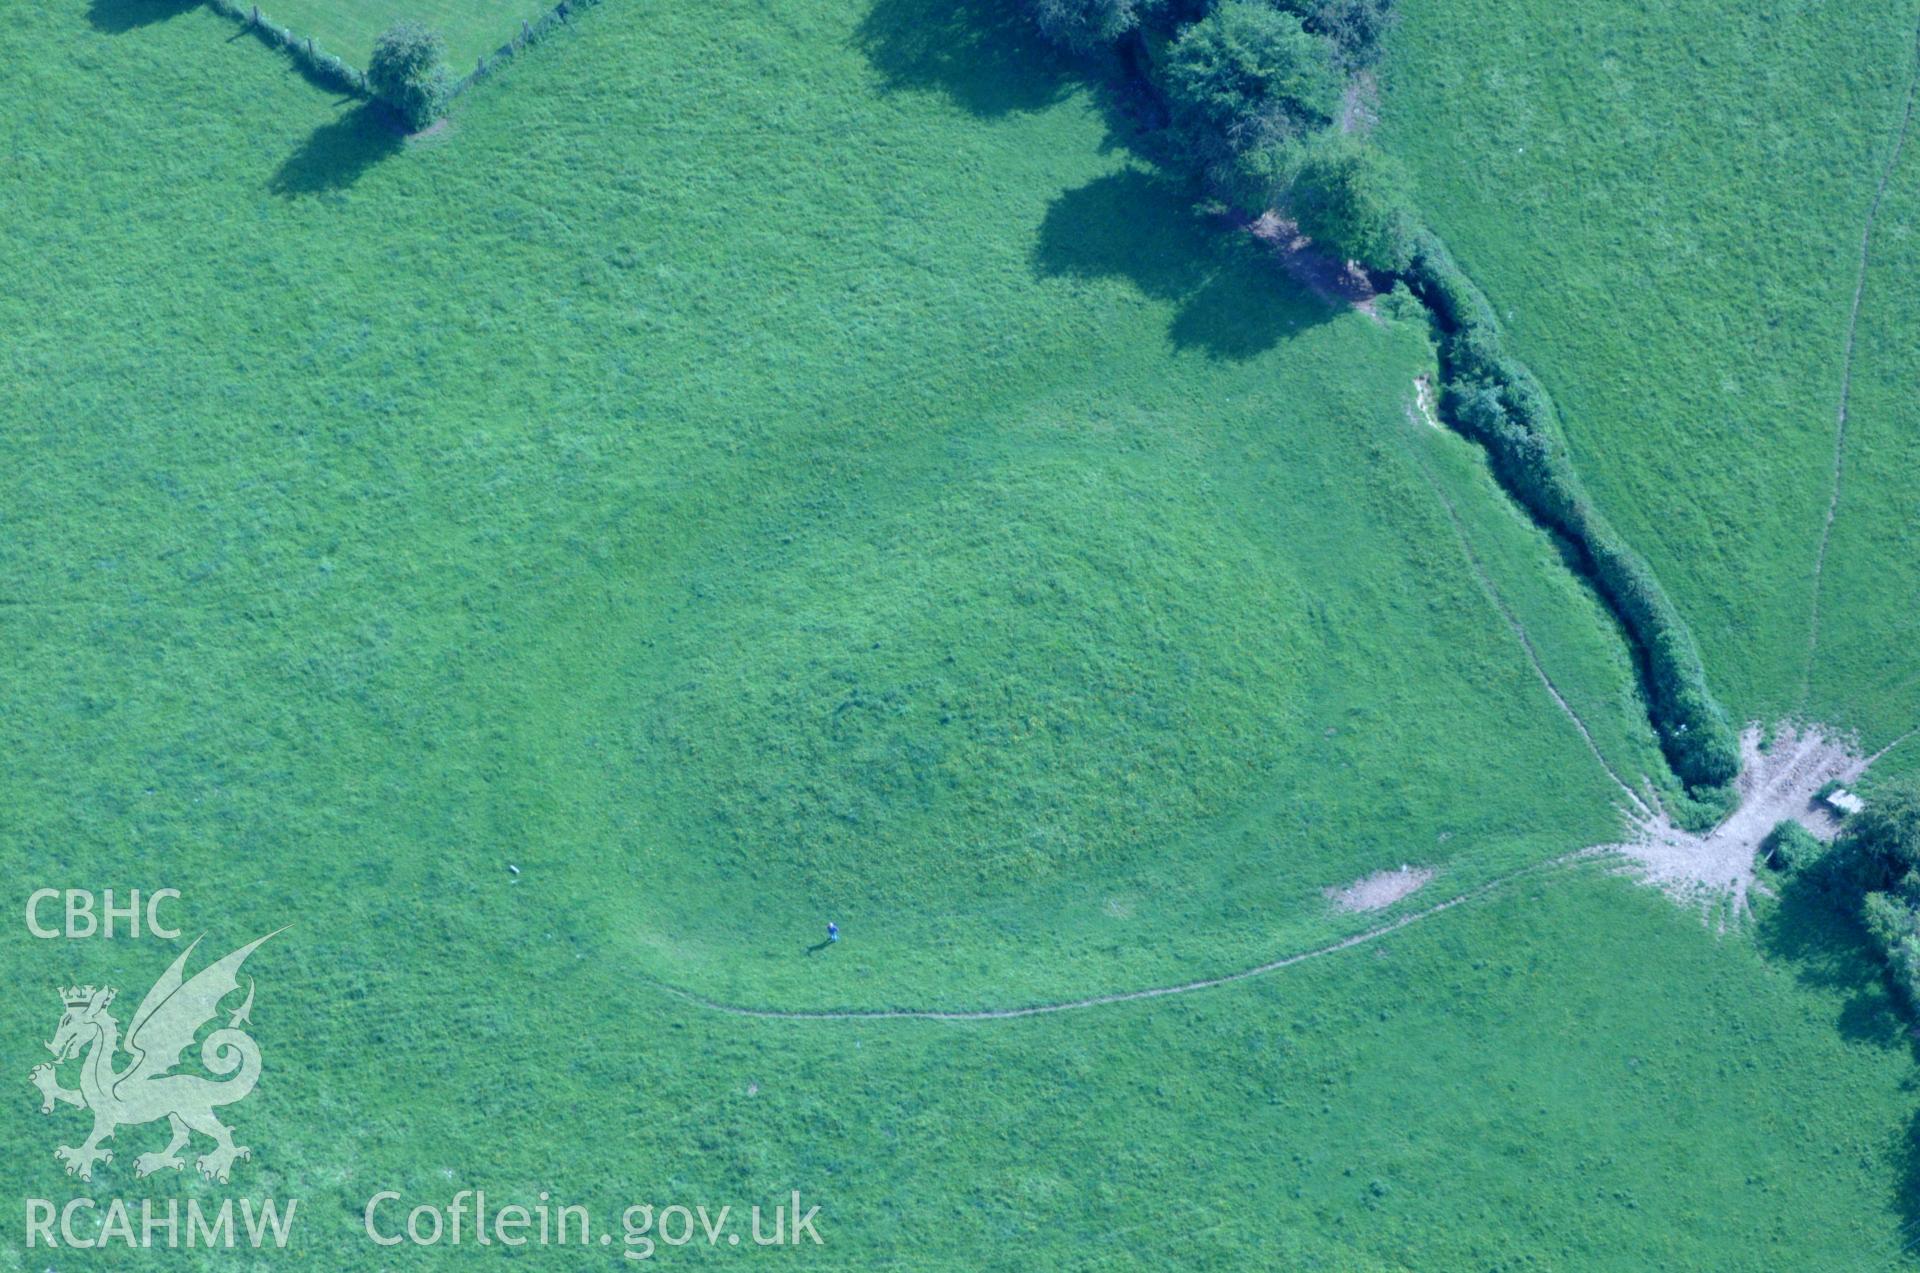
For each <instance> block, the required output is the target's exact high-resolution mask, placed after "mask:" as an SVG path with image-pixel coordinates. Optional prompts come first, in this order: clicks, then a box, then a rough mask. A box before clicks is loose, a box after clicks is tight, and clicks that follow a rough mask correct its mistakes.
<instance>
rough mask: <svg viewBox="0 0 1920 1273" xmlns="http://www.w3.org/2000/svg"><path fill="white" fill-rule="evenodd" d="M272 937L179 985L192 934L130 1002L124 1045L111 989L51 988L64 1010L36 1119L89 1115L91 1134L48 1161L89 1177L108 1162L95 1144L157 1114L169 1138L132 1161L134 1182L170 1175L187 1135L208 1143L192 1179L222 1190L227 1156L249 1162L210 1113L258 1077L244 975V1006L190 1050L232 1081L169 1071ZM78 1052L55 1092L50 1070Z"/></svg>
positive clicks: (39, 1079)
mask: <svg viewBox="0 0 1920 1273" xmlns="http://www.w3.org/2000/svg"><path fill="white" fill-rule="evenodd" d="M279 931H280V932H285V931H286V930H285V929H281V930H279ZM276 935H277V934H276V933H268V934H267V936H266V937H262V938H259V939H258V940H256V941H253V942H249V943H248V944H247V945H245V946H242V947H241V948H240V949H238V950H236V951H234V952H233V953H232V954H230V955H228V956H227V957H226V958H225V959H222V960H220V961H218V962H217V963H212V964H208V965H207V966H206V967H205V968H202V969H201V970H200V971H199V972H197V973H195V974H194V975H193V977H192V979H191V980H188V979H186V978H184V977H183V976H182V973H183V971H184V970H185V968H186V965H187V956H189V955H191V954H192V953H193V951H194V947H195V946H198V945H199V944H200V940H201V939H200V938H197V937H196V938H195V939H194V940H193V944H192V945H190V946H188V947H187V948H186V949H185V950H183V951H181V952H180V957H179V958H178V959H176V960H174V961H173V966H172V967H170V968H168V969H167V970H166V971H165V972H164V973H162V974H160V980H158V981H156V982H154V983H153V989H151V990H149V991H147V997H146V998H144V999H142V1000H141V1001H140V1008H139V1010H138V1011H136V1012H135V1013H134V1014H133V1021H132V1023H131V1024H129V1025H128V1026H127V1037H126V1042H125V1043H122V1042H121V1041H120V1023H119V1022H117V1021H115V1020H114V1018H113V1014H112V1013H110V1012H108V1011H107V1009H108V1008H109V1007H111V1006H112V1004H113V998H114V994H115V993H116V992H115V991H114V989H113V988H112V987H110V986H107V987H102V988H100V989H95V988H94V987H92V986H76V987H74V988H72V989H69V990H63V991H61V993H60V997H61V999H62V1000H63V1001H64V1002H65V1004H66V1009H67V1010H66V1013H65V1015H63V1016H62V1017H61V1018H60V1028H59V1029H57V1030H55V1031H54V1034H53V1040H52V1042H50V1043H48V1044H47V1050H48V1051H49V1052H52V1053H53V1063H52V1064H51V1065H48V1064H41V1065H36V1066H35V1067H34V1068H33V1074H32V1079H33V1085H34V1086H35V1087H37V1088H39V1089H40V1095H41V1103H40V1112H41V1113H42V1114H50V1113H52V1112H53V1107H54V1105H55V1104H56V1103H58V1104H63V1105H77V1106H79V1107H80V1108H82V1109H90V1110H92V1111H93V1134H92V1135H90V1136H88V1137H87V1139H86V1141H85V1142H84V1143H82V1144H81V1145H79V1146H78V1147H72V1146H66V1145H62V1146H61V1147H60V1148H58V1149H56V1150H54V1151H53V1156H54V1157H55V1158H57V1159H59V1160H60V1161H61V1162H63V1163H65V1164H66V1165H67V1174H68V1175H69V1176H78V1177H79V1178H80V1179H82V1180H91V1179H93V1168H94V1164H95V1163H100V1162H112V1161H113V1151H112V1150H111V1149H102V1148H101V1147H100V1142H101V1141H103V1140H106V1139H108V1138H109V1137H111V1136H112V1135H113V1134H114V1131H115V1129H116V1128H120V1127H127V1126H133V1125H136V1124H139V1123H151V1122H154V1121H156V1120H158V1119H162V1118H164V1119H166V1120H167V1123H168V1125H169V1126H170V1127H171V1128H172V1129H173V1139H172V1140H171V1141H169V1142H168V1143H167V1147H166V1148H165V1149H163V1150H161V1151H160V1152H159V1153H146V1154H141V1155H140V1156H139V1157H138V1158H136V1159H134V1163H133V1174H134V1175H136V1176H149V1175H152V1174H153V1173H154V1172H156V1171H159V1170H160V1169H161V1168H163V1167H164V1168H171V1169H172V1170H174V1171H179V1170H180V1169H181V1168H182V1167H184V1166H185V1165H186V1164H185V1163H184V1162H182V1161H181V1158H180V1151H181V1150H182V1149H184V1148H186V1146H187V1142H188V1141H189V1140H190V1139H192V1135H191V1134H192V1133H193V1132H199V1133H200V1134H201V1135H202V1136H206V1137H208V1138H210V1139H211V1140H212V1141H213V1148H212V1149H210V1150H208V1151H207V1152H206V1153H204V1154H201V1155H200V1156H199V1158H197V1159H196V1160H195V1165H196V1166H198V1167H199V1169H200V1174H201V1175H203V1176H205V1177H207V1178H208V1179H209V1180H218V1181H220V1182H221V1183H223V1184H224V1183H225V1182H226V1179H227V1174H228V1172H229V1171H230V1170H231V1169H232V1167H233V1163H234V1160H235V1159H237V1158H251V1157H252V1156H253V1151H252V1150H250V1149H248V1148H247V1147H246V1146H245V1145H236V1144H234V1143H233V1132H232V1131H231V1130H229V1129H228V1128H227V1127H226V1125H225V1124H223V1123H222V1122H221V1121H220V1120H219V1119H218V1118H215V1117H214V1113H213V1111H214V1110H215V1109H217V1108H219V1107H220V1106H222V1105H231V1104H233V1103H234V1102H235V1101H238V1100H240V1099H242V1098H243V1097H245V1096H246V1095H247V1093H249V1092H251V1091H253V1085H254V1084H255V1083H256V1082H258V1081H259V1078H260V1045H259V1044H257V1043H255V1042H254V1041H253V1036H252V1035H250V1034H248V1033H247V1032H246V1031H244V1030H242V1029H241V1028H240V1027H241V1026H242V1025H246V1024H250V1022H249V1020H248V1013H249V1012H251V1011H252V1009H253V979H252V978H251V977H249V978H248V979H247V998H246V1001H245V1002H244V1003H242V1004H241V1005H240V1006H239V1007H238V1008H235V1009H234V1010H233V1011H232V1013H231V1014H230V1015H229V1016H228V1017H227V1024H226V1025H225V1027H223V1028H221V1029H217V1030H215V1031H213V1033H211V1034H209V1035H208V1036H207V1037H206V1041H205V1042H203V1043H202V1044H201V1045H200V1062H201V1064H202V1065H204V1066H205V1067H206V1068H207V1070H208V1071H209V1072H210V1073H212V1074H217V1075H229V1074H231V1075H233V1077H232V1078H227V1079H224V1080H223V1081H219V1082H216V1081H215V1080H213V1079H208V1078H202V1077H201V1076H200V1075H198V1074H174V1073H171V1071H172V1070H173V1068H174V1067H175V1066H176V1065H178V1064H180V1054H181V1053H182V1052H184V1051H185V1050H186V1049H187V1048H188V1047H190V1046H192V1044H193V1041H194V1036H195V1035H197V1034H199V1033H200V1029H201V1027H202V1026H204V1025H206V1024H207V1023H208V1022H210V1021H212V1020H213V1019H214V1017H215V1016H216V1015H217V1014H218V1013H219V1010H220V1001H221V1000H222V999H224V998H226V997H227V996H228V995H229V994H232V993H233V992H235V991H237V990H239V988H240V980H239V973H240V965H241V964H243V963H245V962H246V961H247V956H248V955H251V954H252V953H253V952H254V951H255V950H257V949H259V947H260V944H261V943H262V942H264V941H266V940H267V938H268V937H273V936H276ZM120 1048H124V1049H125V1050H126V1052H127V1053H128V1055H130V1056H131V1057H132V1058H133V1059H132V1060H131V1061H130V1062H128V1064H127V1066H126V1068H124V1069H121V1070H115V1069H114V1068H113V1057H114V1053H115V1051H116V1050H117V1049H120ZM82 1052H85V1053H86V1059H85V1060H84V1061H82V1062H81V1066H80V1086H79V1088H78V1089H77V1090H76V1089H73V1088H67V1087H62V1086H61V1085H60V1080H59V1078H58V1077H57V1076H56V1074H55V1073H54V1067H55V1066H58V1065H63V1064H65V1063H66V1062H67V1061H70V1060H72V1059H73V1058H74V1057H76V1056H79V1055H80V1054H81V1053H82ZM235 1070H238V1071H239V1073H238V1074H235V1073H234V1071H235Z"/></svg>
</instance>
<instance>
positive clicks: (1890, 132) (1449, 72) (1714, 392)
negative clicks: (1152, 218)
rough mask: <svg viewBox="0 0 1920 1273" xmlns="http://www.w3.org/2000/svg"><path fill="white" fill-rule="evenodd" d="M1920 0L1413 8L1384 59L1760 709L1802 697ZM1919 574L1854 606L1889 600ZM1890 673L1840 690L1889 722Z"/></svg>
mask: <svg viewBox="0 0 1920 1273" xmlns="http://www.w3.org/2000/svg"><path fill="white" fill-rule="evenodd" d="M1916 16H1917V15H1916V12H1915V10H1914V8H1913V6H1911V5H1896V6H1892V7H1891V8H1889V7H1887V6H1876V5H1867V4H1853V5H1840V6H1837V7H1836V6H1833V5H1826V6H1820V7H1818V8H1813V7H1799V6H1784V5H1776V4H1771V3H1755V4H1750V5H1742V6H1736V7H1735V8H1733V9H1727V8H1725V7H1721V8H1717V9H1715V10H1714V11H1713V12H1711V13H1709V12H1707V11H1705V10H1686V9H1675V8H1660V9H1646V8H1644V7H1627V6H1620V5H1616V4H1612V3H1608V2H1606V0H1582V2H1577V3H1573V4H1568V5H1552V6H1543V5H1538V4H1534V3H1531V2H1529V0H1483V2H1480V3H1474V4H1470V5H1420V6H1409V7H1408V9H1407V12H1406V15H1405V23H1404V26H1403V28H1402V30H1401V31H1400V33H1399V34H1398V36H1396V40H1395V46H1394V52H1393V55H1392V56H1393V64H1392V65H1391V66H1390V67H1389V68H1388V71H1387V73H1386V74H1385V76H1384V77H1383V82H1384V83H1385V84H1386V85H1387V86H1388V93H1387V97H1386V101H1385V104H1384V108H1383V132H1382V136H1383V139H1384V141H1385V143H1386V144H1387V145H1388V146H1389V148H1391V149H1393V150H1394V151H1395V152H1396V153H1398V154H1399V155H1400V156H1401V157H1403V158H1405V159H1406V160H1407V161H1408V162H1409V163H1410V164H1412V165H1413V167H1414V168H1415V170H1416V173H1417V177H1418V181H1419V185H1420V198H1421V203H1422V206H1423V207H1424V208H1426V209H1427V210H1428V212H1429V215H1430V216H1431V218H1432V220H1433V221H1434V223H1435V224H1436V226H1437V227H1438V228H1439V229H1440V231H1441V232H1442V234H1443V235H1444V236H1445V237H1446V239H1447V241H1448V242H1449V244H1451V245H1452V246H1453V247H1454V249H1455V251H1456V252H1457V253H1458V254H1459V255H1460V257H1461V259H1462V261H1463V263H1464V264H1465V265H1466V267H1467V268H1468V270H1469V272H1470V273H1471V274H1472V275H1473V276H1474V278H1475V279H1476V280H1477V281H1479V282H1480V283H1481V284H1482V285H1483V286H1484V287H1485V289H1486V291H1487V293H1488V295H1489V296H1490V297H1492V299H1493V301H1494V304H1495V305H1496V306H1497V307H1498V308H1499V309H1500V310H1501V318H1502V320H1503V322H1504V323H1505V324H1506V325H1507V328H1508V331H1509V333H1510V335H1511V339H1512V342H1513V346H1514V348H1515V350H1516V351H1517V352H1518V353H1519V355H1520V356H1521V357H1522V358H1523V359H1525V360H1526V361H1527V362H1528V363H1529V364H1530V365H1531V366H1532V367H1533V368H1534V370H1535V371H1536V372H1537V373H1538V374H1539V375H1540V376H1541V378H1542V380H1543V381H1544V382H1545V383H1546V384H1547V386H1548V388H1549V390H1550V391H1551V392H1552V393H1553V394H1554V396H1555V398H1556V400H1557V403H1558V406H1559V407H1560V410H1561V414H1562V416H1563V417H1564V419H1565V422H1566V427H1567V432H1568V435H1569V438H1570V440H1571V442H1572V445H1573V449H1574V452H1575V456H1576V459H1577V461H1578V465H1579V468H1580V471H1581V473H1582V475H1583V476H1584V477H1585V478H1586V479H1587V481H1588V484H1589V486H1590V487H1591V489H1592V490H1593V493H1594V495H1595V497H1596V498H1597V499H1598V501H1599V503H1600V504H1601V505H1602V507H1603V508H1605V509H1606V510H1607V512H1608V513H1609V514H1610V515H1612V516H1613V517H1614V519H1615V520H1616V522H1617V523H1618V525H1619V526H1620V528H1621V530H1622V531H1623V532H1624V533H1625V535H1626V537H1627V539H1628V540H1629V541H1630V542H1631V543H1633V544H1634V545H1635V546H1636V547H1638V548H1639V549H1640V550H1641V551H1642V552H1644V553H1645V554H1646V555H1647V556H1648V557H1649V558H1650V559H1651V560H1652V562H1653V565H1654V567H1655V569H1656V571H1657V572H1658V574H1659V576H1660V578H1661V579H1662V581H1663V582H1664V583H1665V584H1666V586H1667V588H1668V589H1669V590H1670V591H1671V592H1672V593H1673V594H1674V597H1675V600H1676V601H1677V602H1678V603H1679V605H1680V607H1681V609H1682V610H1683V611H1684V612H1685V613H1686V615H1687V617H1688V619H1689V620H1690V622H1691V625H1692V627H1693V630H1694V633H1695V635H1696V637H1697V638H1698V640H1699V642H1700V645H1701V647H1702V651H1703V653H1704V655H1705V658H1706V664H1707V667H1708V670H1709V673H1710V675H1711V676H1712V677H1713V679H1714V681H1715V684H1716V687H1717V688H1718V689H1720V691H1721V693H1722V695H1723V696H1724V697H1725V698H1726V699H1727V701H1728V705H1729V707H1730V709H1731V710H1733V711H1734V712H1735V713H1736V715H1741V716H1750V717H1759V716H1766V715H1770V714H1773V713H1777V712H1781V711H1789V710H1794V709H1797V708H1798V707H1799V706H1800V704H1799V702H1798V701H1797V700H1798V697H1799V686H1800V677H1801V672H1802V668H1803V664H1804V659H1805V652H1806V638H1807V630H1806V618H1807V615H1808V612H1809V606H1810V601H1811V583H1812V570H1813V562H1814V557H1815V552H1816V548H1817V543H1818V538H1819V534H1820V528H1821V523H1822V519H1823V517H1824V513H1825V509H1826V502H1827V495H1828V486H1829V478H1830V474H1831V458H1832V443H1833V424H1834V404H1835V399H1836V396H1837V394H1838V392H1839V377H1840V362H1841V353H1842V349H1843V345H1844V336H1845V329H1846V322H1847V316H1848V311H1849V306H1850V303H1851V298H1852V291H1853V284H1854V274H1855V271H1854V267H1855V265H1856V263H1857V259H1858V253H1859V247H1860V232H1861V225H1862V223H1863V220H1864V218H1865V216H1866V212H1867V208H1868V205H1869V202H1870V200H1871V198H1872V196H1873V192H1874V188H1875V185H1876V183H1877V181H1878V179H1879V176H1880V172H1881V170H1882V169H1883V168H1884V166H1885V162H1886V159H1887V156H1888V153H1889V151H1890V148H1891V146H1892V143H1893V139H1894V131H1895V128H1896V126H1897V124H1898V122H1899V116H1900V110H1901V105H1902V102H1903V100H1904V94H1905V90H1906V85H1907V79H1908V75H1909V72H1910V69H1911V67H1912V52H1913V32H1914V22H1915V18H1916ZM1881 229H1882V232H1884V233H1886V234H1889V235H1898V234H1899V233H1900V232H1901V231H1900V228H1899V217H1898V215H1897V213H1896V212H1895V210H1894V209H1893V208H1891V207H1890V208H1889V210H1888V213H1887V214H1886V216H1885V218H1884V220H1883V224H1882V227H1881ZM1858 418H1859V415H1858V413H1856V419H1858ZM1869 427H1871V426H1869ZM1868 498H1869V499H1871V498H1872V496H1871V494H1869V495H1868ZM1863 565H1864V563H1863ZM1875 565H1876V567H1877V568H1878V569H1879V570H1881V571H1882V572H1890V573H1892V574H1893V575H1895V576H1898V577H1899V578H1901V579H1903V580H1904V579H1906V577H1907V572H1909V571H1910V570H1911V569H1913V567H1912V566H1911V557H1909V558H1908V560H1906V561H1903V562H1894V561H1886V560H1880V561H1877V562H1876V563H1875ZM1909 586H1910V585H1908V584H1905V583H1903V584H1900V585H1897V586H1896V587H1895V588H1894V589H1893V591H1892V593H1891V594H1888V593H1886V592H1876V593H1874V594H1869V595H1854V596H1851V597H1847V598H1839V599H1836V602H1835V606H1834V607H1832V609H1837V610H1841V611H1849V610H1850V611H1852V612H1853V613H1855V614H1868V613H1877V612H1881V611H1882V610H1884V611H1885V612H1886V613H1888V614H1891V613H1893V612H1894V610H1895V609H1896V608H1897V606H1898V605H1899V604H1900V599H1901V597H1902V596H1903V595H1904V594H1902V593H1901V592H1900V588H1903V587H1909ZM1841 622H1842V623H1843V624H1844V623H1845V622H1847V620H1845V619H1843V620H1841ZM1875 696H1876V688H1875V687H1874V686H1873V685H1872V684H1871V683H1870V682H1869V681H1866V680H1861V681H1857V682H1854V683H1853V684H1850V685H1848V686H1847V687H1846V688H1845V689H1844V691H1841V692H1838V693H1829V694H1828V695H1827V702H1828V703H1829V704H1832V705H1833V706H1834V707H1835V708H1836V709H1838V710H1840V712H1841V715H1842V718H1843V719H1844V721H1845V722H1846V723H1848V724H1854V723H1866V722H1867V720H1868V718H1867V716H1866V714H1865V713H1866V710H1867V706H1866V705H1867V704H1868V703H1869V702H1870V701H1871V700H1872V699H1873V698H1874V697H1875ZM1910 702H1911V703H1912V704H1914V705H1916V706H1920V698H1916V699H1912V700H1910Z"/></svg>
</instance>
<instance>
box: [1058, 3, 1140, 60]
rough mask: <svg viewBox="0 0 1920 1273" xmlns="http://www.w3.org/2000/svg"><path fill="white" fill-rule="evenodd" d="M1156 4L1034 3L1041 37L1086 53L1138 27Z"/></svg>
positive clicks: (1077, 51)
mask: <svg viewBox="0 0 1920 1273" xmlns="http://www.w3.org/2000/svg"><path fill="white" fill-rule="evenodd" d="M1158 4H1159V0H1034V5H1033V17H1034V21H1035V22H1037V23H1038V24H1039V26H1040V33H1041V34H1042V35H1044V36H1046V37H1047V38H1048V39H1049V40H1052V41H1053V42H1054V43H1055V44H1058V45H1061V46H1063V47H1065V48H1068V49H1071V50H1073V51H1074V52H1075V53H1087V52H1090V51H1092V50H1093V49H1096V48H1098V47H1099V46H1101V45H1103V44H1112V43H1113V42H1114V41H1115V40H1118V39H1119V38H1120V37H1121V36H1123V35H1125V34H1126V33H1127V32H1129V31H1131V30H1133V29H1134V28H1135V27H1138V26H1139V25H1140V20H1141V19H1142V18H1143V17H1145V16H1146V15H1147V14H1148V13H1149V12H1150V11H1151V10H1153V9H1154V8H1156V7H1157V6H1158Z"/></svg>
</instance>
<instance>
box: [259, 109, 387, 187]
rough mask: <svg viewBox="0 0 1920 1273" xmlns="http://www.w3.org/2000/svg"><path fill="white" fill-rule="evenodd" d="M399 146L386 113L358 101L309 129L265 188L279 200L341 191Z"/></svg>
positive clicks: (384, 110) (383, 110)
mask: <svg viewBox="0 0 1920 1273" xmlns="http://www.w3.org/2000/svg"><path fill="white" fill-rule="evenodd" d="M405 144H406V135H405V134H404V133H402V132H401V131H400V128H399V127H398V126H397V125H396V124H395V123H394V121H393V116H392V114H391V113H390V112H388V111H387V110H386V109H385V108H383V107H381V106H378V105H375V104H374V103H371V102H362V103H361V104H360V105H358V106H355V107H354V108H353V109H352V110H350V111H347V112H346V113H345V114H343V115H341V116H340V117H339V118H337V119H335V120H333V121H332V122H331V123H326V124H322V125H320V127H318V128H316V129H314V130H313V132H312V133H311V134H310V135H309V136H308V137H307V139H306V140H305V141H304V142H301V143H300V148H299V149H298V150H296V151H294V152H293V153H292V154H291V155H288V156H287V158H286V162H284V163H282V164H281V165H280V168H279V170H278V171H277V172H275V173H274V174H273V180H272V181H271V182H270V183H269V188H270V189H271V190H272V191H273V193H275V194H277V195H280V196H282V197H285V198H293V197H296V196H298V195H306V194H324V193H326V192H327V191H331V190H344V189H346V188H347V187H348V186H350V185H352V184H353V183H354V182H356V181H358V180H360V177H361V175H362V174H363V173H365V172H366V171H367V169H369V168H371V167H373V166H374V165H375V164H377V163H379V162H380V161H381V160H382V159H385V158H386V157H387V156H389V155H391V154H394V153H395V152H397V151H398V150H399V149H400V148H401V147H402V146H404V145H405Z"/></svg>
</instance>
